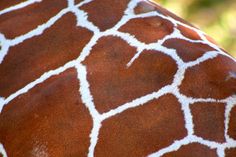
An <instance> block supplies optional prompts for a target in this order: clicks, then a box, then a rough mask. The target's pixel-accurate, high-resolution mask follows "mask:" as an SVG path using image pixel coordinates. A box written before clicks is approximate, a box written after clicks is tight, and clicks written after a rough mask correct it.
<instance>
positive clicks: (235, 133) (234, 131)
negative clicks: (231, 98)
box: [228, 107, 236, 140]
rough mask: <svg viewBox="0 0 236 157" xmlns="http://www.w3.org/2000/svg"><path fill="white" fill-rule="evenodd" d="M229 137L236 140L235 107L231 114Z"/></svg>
mask: <svg viewBox="0 0 236 157" xmlns="http://www.w3.org/2000/svg"><path fill="white" fill-rule="evenodd" d="M228 135H229V136H230V137H231V138H233V139H234V140H236V107H233V109H232V110H231V113H230V121H229V129H228Z"/></svg>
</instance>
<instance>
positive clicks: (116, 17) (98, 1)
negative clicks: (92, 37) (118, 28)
mask: <svg viewBox="0 0 236 157" xmlns="http://www.w3.org/2000/svg"><path fill="white" fill-rule="evenodd" d="M128 3H129V0H118V1H111V0H94V1H92V2H91V3H88V4H85V5H83V6H82V7H81V9H82V10H84V11H86V12H87V13H88V19H89V20H90V21H92V22H93V23H94V24H95V25H96V26H98V27H99V28H100V30H101V31H105V30H106V29H109V28H112V27H113V26H115V24H116V23H118V22H119V21H120V19H121V18H122V16H123V15H124V11H125V9H126V8H127V7H128Z"/></svg>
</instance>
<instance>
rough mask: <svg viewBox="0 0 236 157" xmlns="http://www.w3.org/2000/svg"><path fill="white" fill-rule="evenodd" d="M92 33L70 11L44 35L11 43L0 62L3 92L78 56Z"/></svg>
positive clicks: (7, 94)
mask: <svg viewBox="0 0 236 157" xmlns="http://www.w3.org/2000/svg"><path fill="white" fill-rule="evenodd" d="M91 36H92V33H91V32H89V31H88V30H86V29H84V28H81V27H77V26H76V17H75V16H74V15H73V14H72V13H68V14H66V15H64V16H63V17H62V18H61V19H60V20H59V21H57V22H56V23H55V24H54V25H53V26H51V27H50V28H48V29H47V30H45V32H44V33H43V34H42V35H40V36H35V37H33V38H30V39H28V40H25V41H24V42H23V43H20V44H18V45H16V46H14V47H11V48H10V49H9V52H8V55H7V56H6V57H5V59H4V60H3V62H2V64H1V66H0V75H1V77H0V89H1V90H0V95H1V96H4V97H7V96H9V95H10V94H11V93H13V92H15V91H16V90H18V89H20V88H22V87H23V86H25V85H26V84H28V83H30V82H32V81H33V80H35V79H37V78H38V77H40V76H41V75H42V74H43V73H44V72H47V71H49V70H52V69H55V68H58V67H59V66H62V65H64V64H65V63H66V62H68V61H70V60H73V59H75V58H77V57H78V56H79V54H80V52H81V50H82V49H83V47H84V46H85V44H86V43H87V42H88V41H89V40H90V38H91ZM16 76H17V77H16Z"/></svg>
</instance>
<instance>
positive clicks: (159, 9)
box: [146, 1, 194, 27]
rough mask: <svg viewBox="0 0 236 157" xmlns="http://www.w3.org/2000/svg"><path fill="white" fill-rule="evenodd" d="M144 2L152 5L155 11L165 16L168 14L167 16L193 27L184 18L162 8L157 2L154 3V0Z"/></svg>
mask: <svg viewBox="0 0 236 157" xmlns="http://www.w3.org/2000/svg"><path fill="white" fill-rule="evenodd" d="M146 3H148V4H149V5H152V6H154V7H155V8H156V11H157V12H159V13H161V14H162V15H164V16H167V17H168V16H169V17H171V18H173V19H175V20H176V21H179V22H182V23H184V24H186V25H189V26H191V27H194V26H193V25H192V24H191V23H189V22H187V21H185V20H184V19H182V18H180V17H178V16H176V15H175V14H174V13H172V12H170V11H169V10H167V9H165V8H163V7H162V6H160V5H158V4H157V3H154V2H151V1H146Z"/></svg>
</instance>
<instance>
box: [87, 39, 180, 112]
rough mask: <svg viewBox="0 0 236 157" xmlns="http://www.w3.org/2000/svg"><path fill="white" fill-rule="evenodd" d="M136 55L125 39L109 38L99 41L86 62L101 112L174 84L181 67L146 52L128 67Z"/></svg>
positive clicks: (155, 53) (93, 91)
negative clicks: (174, 78) (173, 81)
mask: <svg viewBox="0 0 236 157" xmlns="http://www.w3.org/2000/svg"><path fill="white" fill-rule="evenodd" d="M108 43H109V44H108ZM135 53H136V49H135V48H133V47H131V46H130V45H128V44H127V43H126V42H125V41H123V40H122V39H120V38H118V37H112V36H108V37H103V38H101V39H100V40H99V41H98V43H97V45H95V47H94V48H93V49H92V52H91V54H90V56H88V58H87V59H86V60H85V62H84V63H85V64H86V66H87V70H88V81H89V83H90V89H91V93H92V95H93V96H94V102H95V104H96V108H97V109H98V110H99V112H106V111H108V110H110V109H113V108H116V107H118V106H119V105H121V104H123V103H126V102H129V101H131V100H133V99H136V98H138V97H141V96H144V95H146V94H149V93H152V92H154V91H158V90H159V89H160V88H161V87H163V86H165V85H168V84H170V83H171V82H172V80H173V76H174V74H175V73H176V71H177V66H176V63H175V61H174V60H172V59H171V58H170V57H169V56H167V55H165V54H163V53H161V52H159V51H154V50H149V51H147V50H145V51H143V52H142V53H141V55H140V56H139V58H138V59H137V60H135V61H134V62H133V64H132V65H131V66H130V67H127V63H128V62H129V61H130V60H131V58H132V57H133V56H134V54H135Z"/></svg>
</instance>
